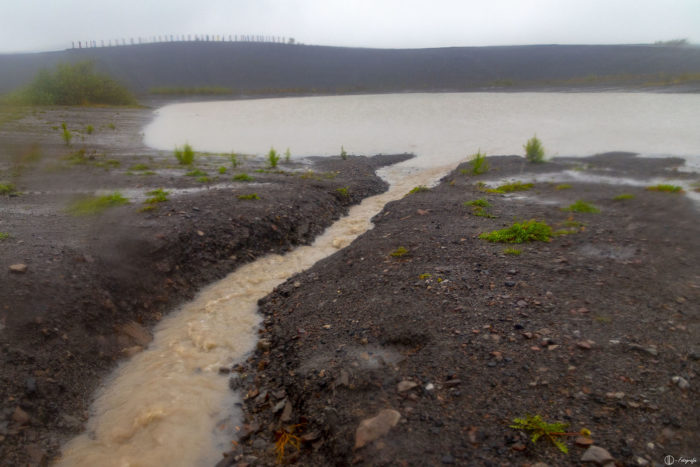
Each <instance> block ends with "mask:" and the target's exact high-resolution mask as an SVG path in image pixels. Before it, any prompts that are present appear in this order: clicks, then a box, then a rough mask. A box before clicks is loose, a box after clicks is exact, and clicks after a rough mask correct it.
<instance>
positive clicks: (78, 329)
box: [0, 108, 409, 466]
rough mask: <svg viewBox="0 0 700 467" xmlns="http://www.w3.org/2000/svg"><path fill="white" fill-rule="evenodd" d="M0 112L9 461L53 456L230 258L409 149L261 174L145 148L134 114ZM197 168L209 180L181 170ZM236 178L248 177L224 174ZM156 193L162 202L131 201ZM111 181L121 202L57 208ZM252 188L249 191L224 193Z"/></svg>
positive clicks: (326, 213)
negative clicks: (114, 376)
mask: <svg viewBox="0 0 700 467" xmlns="http://www.w3.org/2000/svg"><path fill="white" fill-rule="evenodd" d="M2 111H3V114H2V116H3V118H0V122H4V123H3V124H2V125H1V126H0V164H2V165H1V166H0V170H1V171H0V183H2V184H5V185H8V184H12V185H14V187H15V192H12V193H5V194H3V195H1V196H0V232H2V233H4V234H6V235H4V236H3V237H4V238H2V239H0V271H1V272H0V274H2V282H1V283H0V284H1V286H0V361H1V364H0V400H1V401H2V404H1V406H0V459H1V460H0V465H8V466H10V465H11V466H18V465H46V464H47V463H49V462H50V461H51V459H53V458H55V457H56V455H57V454H58V452H59V449H60V445H61V444H62V443H63V442H65V441H66V440H67V439H68V438H70V437H71V436H73V435H75V434H76V433H79V432H80V431H81V430H82V428H83V426H84V423H85V421H86V420H87V416H88V413H87V408H88V404H89V402H90V398H91V395H92V393H93V392H94V390H95V389H96V388H97V386H98V384H99V382H100V380H101V378H103V377H104V376H105V375H106V374H107V373H108V372H109V370H110V369H112V368H113V367H114V366H115V364H116V362H118V361H119V360H120V359H121V358H124V357H128V356H129V355H132V354H133V353H135V352H138V351H139V350H140V349H141V348H143V347H144V346H146V345H148V342H149V341H150V339H151V336H150V331H149V330H150V328H151V327H152V325H154V324H155V323H157V322H158V321H159V320H160V319H161V318H162V316H163V315H164V314H166V313H167V312H169V311H170V310H172V309H174V308H176V306H177V305H178V304H180V303H182V302H183V301H185V300H187V299H189V298H191V297H192V296H193V295H194V293H195V292H196V291H197V290H198V289H199V288H201V287H202V286H204V285H206V284H208V283H211V282H212V281H214V280H216V279H219V278H221V277H223V276H224V275H225V274H227V273H228V272H230V271H232V270H233V269H235V268H236V267H237V266H239V265H241V264H243V263H246V262H248V261H251V260H254V259H255V258H256V257H258V256H261V255H265V254H267V253H268V252H283V251H286V250H288V249H290V248H292V247H293V246H295V245H298V244H305V243H309V242H310V241H311V240H312V239H313V238H314V236H315V235H316V234H318V233H320V232H321V231H323V229H324V228H325V227H327V226H328V225H329V224H330V223H332V221H333V220H334V219H337V218H338V217H340V216H341V215H342V214H343V213H345V212H346V211H347V209H348V207H349V206H350V205H352V204H354V203H357V202H359V201H360V200H361V199H362V198H364V197H366V196H368V195H371V194H376V193H379V192H381V191H383V190H385V189H386V184H385V183H384V182H383V181H382V180H381V179H379V178H378V177H377V176H375V174H374V170H375V169H376V168H377V167H379V166H382V165H386V164H389V163H394V162H397V161H399V160H404V159H406V158H407V157H409V156H406V155H401V156H377V157H375V158H367V157H349V158H348V159H347V160H341V159H340V158H329V159H322V160H321V159H319V160H316V161H310V160H304V161H296V162H294V161H291V162H284V161H282V162H281V163H280V165H279V166H278V167H277V168H276V169H269V168H267V167H266V165H265V162H264V161H262V160H261V159H260V158H257V159H255V158H246V157H243V156H239V157H238V162H239V163H240V165H239V166H238V167H235V168H234V167H232V164H231V161H230V160H229V158H228V156H226V155H217V154H201V153H200V154H197V156H196V160H195V164H194V166H193V167H185V166H180V165H178V163H177V161H176V160H175V158H174V157H173V154H172V153H171V152H162V151H155V150H152V149H149V148H147V147H145V146H144V145H143V143H142V135H141V134H140V131H141V129H142V128H143V126H144V125H145V124H146V123H147V122H148V121H149V120H150V119H151V118H152V113H151V111H150V110H148V109H112V108H96V109H68V108H46V109H35V110H34V111H27V110H21V109H20V110H19V111H13V110H12V109H10V110H7V109H3V110H2ZM64 122H65V123H66V127H67V128H68V130H69V131H70V132H71V134H72V136H73V137H72V139H71V144H70V145H66V144H65V143H64V141H63V139H62V137H61V135H62V131H63V130H62V128H61V123H64ZM88 125H91V126H92V132H89V131H88V129H87V126H88ZM195 149H196V148H195ZM139 165H141V166H139ZM143 165H145V166H147V167H145V168H144V167H143ZM220 167H226V171H225V173H219V168H220ZM195 168H197V169H199V170H202V171H204V172H206V173H207V177H208V180H202V179H201V178H200V177H202V176H201V175H200V176H187V175H185V174H186V173H187V172H188V171H191V170H193V169H195ZM242 173H247V174H249V175H250V176H251V177H253V178H254V180H253V181H251V182H241V181H233V177H234V175H236V174H242ZM158 188H161V189H163V190H165V191H168V192H170V194H169V195H168V198H169V200H168V201H166V202H162V203H155V204H148V203H145V200H146V198H147V197H148V195H147V194H146V193H147V192H148V191H150V190H153V189H158ZM339 188H346V189H347V191H339V190H338V189H339ZM114 191H119V192H120V193H122V194H123V195H124V196H125V197H127V198H128V199H129V200H130V204H127V205H122V206H118V207H112V208H109V209H107V210H105V211H104V212H101V213H95V214H93V215H83V216H78V215H74V214H71V213H70V212H68V211H67V208H68V207H69V206H71V203H73V202H74V201H76V200H78V199H81V197H85V196H90V195H95V194H98V195H100V194H105V193H112V192H114ZM253 193H255V194H257V195H258V196H259V198H260V199H255V200H241V199H239V198H238V196H239V195H249V194H253ZM144 207H145V208H149V207H152V209H151V210H145V211H144V210H143V208H144ZM13 265H24V266H25V267H26V269H25V268H24V267H22V266H19V267H18V268H19V270H16V271H13V270H12V268H11V266H13Z"/></svg>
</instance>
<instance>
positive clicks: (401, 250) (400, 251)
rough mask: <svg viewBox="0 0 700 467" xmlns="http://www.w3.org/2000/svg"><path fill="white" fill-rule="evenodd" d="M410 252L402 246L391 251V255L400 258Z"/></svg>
mask: <svg viewBox="0 0 700 467" xmlns="http://www.w3.org/2000/svg"><path fill="white" fill-rule="evenodd" d="M407 253H408V250H407V249H406V248H404V247H402V246H400V247H398V248H397V249H395V250H394V251H392V252H391V253H389V256H393V257H394V258H400V257H402V256H404V255H406V254H407Z"/></svg>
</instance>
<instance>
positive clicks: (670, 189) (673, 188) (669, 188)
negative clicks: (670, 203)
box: [647, 183, 683, 193]
mask: <svg viewBox="0 0 700 467" xmlns="http://www.w3.org/2000/svg"><path fill="white" fill-rule="evenodd" d="M647 190H649V191H661V192H664V193H683V188H681V187H679V186H678V185H666V184H663V183H661V184H659V185H653V186H648V187H647Z"/></svg>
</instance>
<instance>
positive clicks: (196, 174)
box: [185, 169, 208, 177]
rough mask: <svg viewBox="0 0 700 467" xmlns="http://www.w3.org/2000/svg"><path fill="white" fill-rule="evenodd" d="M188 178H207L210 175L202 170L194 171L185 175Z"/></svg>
mask: <svg viewBox="0 0 700 467" xmlns="http://www.w3.org/2000/svg"><path fill="white" fill-rule="evenodd" d="M185 175H186V176H187V177H206V176H207V175H208V174H207V173H206V172H204V171H202V170H199V169H194V170H190V171H189V172H187V173H186V174H185Z"/></svg>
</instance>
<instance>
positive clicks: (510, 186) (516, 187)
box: [485, 181, 535, 193]
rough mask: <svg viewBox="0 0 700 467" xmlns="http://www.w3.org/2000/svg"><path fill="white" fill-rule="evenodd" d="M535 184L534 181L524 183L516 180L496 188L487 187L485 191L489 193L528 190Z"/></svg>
mask: <svg viewBox="0 0 700 467" xmlns="http://www.w3.org/2000/svg"><path fill="white" fill-rule="evenodd" d="M534 186H535V184H534V183H523V182H520V181H515V182H512V183H506V184H504V185H500V186H498V187H496V188H486V189H485V191H486V192H487V193H512V192H514V191H527V190H530V189H532V188H533V187H534Z"/></svg>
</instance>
